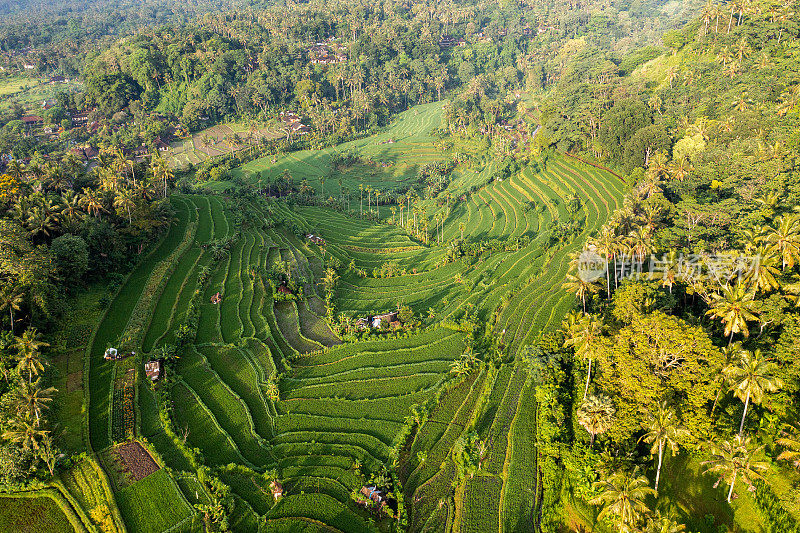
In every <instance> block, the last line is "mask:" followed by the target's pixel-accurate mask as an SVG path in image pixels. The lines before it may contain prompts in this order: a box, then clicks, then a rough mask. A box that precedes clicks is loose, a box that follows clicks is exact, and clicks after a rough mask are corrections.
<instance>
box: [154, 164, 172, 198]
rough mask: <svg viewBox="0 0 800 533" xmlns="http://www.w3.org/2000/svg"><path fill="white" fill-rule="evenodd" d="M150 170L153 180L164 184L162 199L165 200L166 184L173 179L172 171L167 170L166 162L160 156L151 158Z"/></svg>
mask: <svg viewBox="0 0 800 533" xmlns="http://www.w3.org/2000/svg"><path fill="white" fill-rule="evenodd" d="M150 170H151V172H152V173H153V178H154V179H155V180H156V181H159V182H161V183H163V184H164V198H166V197H167V184H168V183H169V182H170V181H172V180H173V179H174V178H175V174H173V172H172V169H170V168H169V165H167V162H166V161H164V158H163V157H161V156H160V155H158V156H156V157H153V160H152V162H151V164H150Z"/></svg>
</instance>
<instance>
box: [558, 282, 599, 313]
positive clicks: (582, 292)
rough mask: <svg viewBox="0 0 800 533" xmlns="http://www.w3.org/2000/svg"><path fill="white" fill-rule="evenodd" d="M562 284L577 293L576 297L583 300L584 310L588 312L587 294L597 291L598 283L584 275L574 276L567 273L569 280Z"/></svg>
mask: <svg viewBox="0 0 800 533" xmlns="http://www.w3.org/2000/svg"><path fill="white" fill-rule="evenodd" d="M562 286H563V287H564V288H565V289H567V290H568V291H570V292H572V293H574V294H575V297H576V298H578V299H579V300H580V301H581V304H582V305H583V312H584V313H585V312H586V296H587V295H589V294H594V293H596V292H597V290H598V288H597V285H595V284H594V282H593V281H588V280H585V279H583V277H582V276H580V275H578V276H574V275H572V274H567V281H565V282H564V283H563V284H562Z"/></svg>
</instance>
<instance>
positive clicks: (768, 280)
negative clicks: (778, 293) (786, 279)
mask: <svg viewBox="0 0 800 533" xmlns="http://www.w3.org/2000/svg"><path fill="white" fill-rule="evenodd" d="M755 257H756V260H755V263H754V264H753V268H751V269H749V270H747V271H746V272H745V273H744V278H745V281H746V282H747V283H748V285H749V286H750V289H751V290H756V291H760V292H763V293H769V292H772V291H773V290H775V289H778V288H780V283H778V279H777V277H779V276H780V274H781V272H780V269H779V268H778V256H777V255H776V254H775V253H774V251H773V249H772V248H770V247H766V246H764V245H761V246H759V247H758V248H756V249H755Z"/></svg>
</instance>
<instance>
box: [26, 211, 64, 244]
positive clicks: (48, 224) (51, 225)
mask: <svg viewBox="0 0 800 533" xmlns="http://www.w3.org/2000/svg"><path fill="white" fill-rule="evenodd" d="M25 227H26V228H27V229H28V234H29V235H30V236H31V237H34V238H35V237H39V236H42V235H43V236H45V237H49V236H50V234H51V233H52V232H53V231H55V229H56V228H57V227H58V218H57V216H56V215H55V213H51V212H48V210H47V209H46V208H45V207H43V206H41V205H35V206H33V207H32V208H31V210H30V214H29V215H28V219H27V220H26V221H25Z"/></svg>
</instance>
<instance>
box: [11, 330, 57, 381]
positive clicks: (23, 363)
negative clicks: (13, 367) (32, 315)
mask: <svg viewBox="0 0 800 533" xmlns="http://www.w3.org/2000/svg"><path fill="white" fill-rule="evenodd" d="M40 338H41V335H40V334H39V332H38V331H36V328H29V329H27V330H25V332H24V333H23V334H22V337H14V344H13V347H14V348H15V349H16V350H17V356H18V357H19V363H18V364H17V370H18V371H19V372H20V374H21V373H23V372H26V371H27V372H28V383H30V382H31V380H32V378H33V374H36V375H37V376H38V375H39V372H41V371H42V370H44V364H43V363H42V359H41V355H42V354H41V350H42V348H45V347H47V346H50V345H49V344H47V343H46V342H43V341H41V340H39V339H40Z"/></svg>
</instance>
